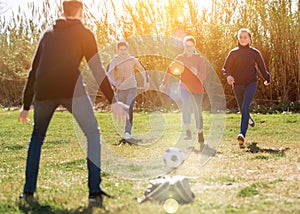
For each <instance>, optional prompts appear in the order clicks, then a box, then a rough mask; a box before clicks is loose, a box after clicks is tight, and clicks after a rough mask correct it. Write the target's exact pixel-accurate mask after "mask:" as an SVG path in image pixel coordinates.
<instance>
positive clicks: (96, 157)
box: [24, 96, 101, 193]
mask: <svg viewBox="0 0 300 214" xmlns="http://www.w3.org/2000/svg"><path fill="white" fill-rule="evenodd" d="M59 105H62V106H64V107H65V108H67V109H68V111H69V112H71V113H72V114H73V116H74V118H75V119H76V121H77V123H78V124H79V126H80V128H81V129H82V131H83V132H84V134H85V136H86V138H87V142H88V145H87V150H88V151H87V153H88V154H87V156H88V157H87V167H88V188H89V192H90V193H96V192H100V191H101V187H100V183H101V177H100V151H101V150H100V149H101V145H100V144H101V142H100V129H99V126H98V122H97V120H96V117H95V115H94V111H93V105H92V102H91V100H90V98H89V97H88V96H81V97H77V98H73V99H60V100H46V101H35V102H34V126H33V132H32V135H31V140H30V143H29V147H28V153H27V160H26V173H25V184H24V192H25V193H26V192H35V191H36V183H37V177H38V170H39V162H40V155H41V147H42V145H43V142H44V138H45V136H46V132H47V129H48V126H49V123H50V121H51V118H52V116H53V114H54V112H55V109H56V108H57V107H58V106H59Z"/></svg>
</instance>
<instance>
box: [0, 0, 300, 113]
mask: <svg viewBox="0 0 300 214" xmlns="http://www.w3.org/2000/svg"><path fill="white" fill-rule="evenodd" d="M201 2H204V1H195V0H167V1H159V0H153V1H147V0H136V1H134V2H132V1H129V0H123V1H122V4H121V5H120V4H119V3H120V2H119V1H115V0H108V1H92V2H91V3H89V4H87V5H86V6H85V14H86V16H85V19H84V22H85V23H86V24H87V25H88V26H89V27H90V28H91V29H92V30H93V31H94V32H95V35H96V37H97V40H98V44H99V49H100V50H102V49H103V48H105V47H107V46H108V45H110V44H112V43H115V41H117V40H120V39H129V38H133V37H138V36H141V35H157V36H159V35H164V36H168V37H173V38H177V39H182V38H183V36H184V35H187V34H191V35H193V36H195V38H196V39H197V49H198V50H199V51H200V52H201V53H202V54H203V55H204V56H205V57H206V58H207V59H208V61H209V62H210V63H211V64H212V66H213V68H214V69H215V70H216V72H217V73H218V75H219V78H220V79H221V81H222V84H223V86H224V91H225V94H226V95H227V96H226V98H227V105H228V107H229V108H232V107H234V106H235V103H234V102H232V99H231V98H230V95H232V91H231V88H230V87H229V86H228V85H227V83H226V81H225V79H224V78H223V75H222V71H221V69H222V66H223V63H224V60H225V58H226V55H227V53H228V51H229V50H230V49H232V48H234V47H235V46H236V42H237V38H236V34H237V31H238V29H239V28H241V27H248V28H250V30H251V31H252V33H253V46H254V47H255V48H257V49H259V50H260V51H261V53H262V55H263V58H264V59H265V62H266V65H267V68H268V70H269V71H270V73H271V76H272V84H271V85H270V87H267V88H266V87H264V86H263V84H262V82H263V81H262V80H261V75H259V79H260V80H259V83H260V84H259V87H258V94H257V96H256V99H258V100H262V101H265V102H264V103H262V104H263V105H266V104H267V105H268V104H269V103H272V102H273V103H274V102H275V103H276V102H284V103H288V102H296V101H299V100H300V58H299V57H300V54H299V53H300V42H299V41H300V40H299V35H300V21H299V19H300V15H299V14H300V6H299V1H296V0H286V1H279V0H272V1H256V0H244V1H238V0H233V1H229V0H212V1H210V2H209V3H203V4H204V5H202V4H201ZM205 2H206V1H205ZM53 8H54V6H53V5H51V7H50V1H49V0H44V1H43V4H42V5H40V6H36V4H34V3H33V2H32V3H28V5H27V7H25V8H23V7H22V9H19V10H18V11H17V13H15V12H13V13H12V14H11V16H10V18H8V19H5V18H3V17H1V18H0V26H2V27H1V29H2V32H1V36H0V41H1V50H2V51H1V54H0V66H1V67H0V81H1V86H0V87H1V88H0V89H1V90H0V91H1V93H0V100H1V104H2V105H4V106H10V105H19V104H21V100H20V96H21V92H22V88H23V84H24V81H25V77H26V73H27V72H28V69H29V67H30V63H31V59H32V55H33V53H34V49H35V47H36V45H37V41H38V39H39V37H40V33H41V32H42V31H43V30H45V29H46V28H47V27H48V26H50V25H51V24H52V23H53V21H54V20H55V19H56V18H57V17H58V13H59V10H60V7H58V8H57V9H56V10H55V9H53ZM25 11H27V12H25ZM28 11H30V13H28ZM49 11H51V12H49ZM0 12H1V5H0ZM40 14H41V15H40ZM140 44H142V41H141V43H140ZM150 60H151V58H148V59H147V58H146V59H144V62H149V61H150ZM150 67H151V66H150ZM10 88H14V89H15V90H14V92H12V91H11V90H9V89H10Z"/></svg>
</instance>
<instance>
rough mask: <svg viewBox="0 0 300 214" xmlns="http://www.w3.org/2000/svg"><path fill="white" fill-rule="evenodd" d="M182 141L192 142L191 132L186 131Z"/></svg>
mask: <svg viewBox="0 0 300 214" xmlns="http://www.w3.org/2000/svg"><path fill="white" fill-rule="evenodd" d="M184 140H192V132H191V130H186V134H185V137H184Z"/></svg>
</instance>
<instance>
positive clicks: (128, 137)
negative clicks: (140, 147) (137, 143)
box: [124, 132, 131, 140]
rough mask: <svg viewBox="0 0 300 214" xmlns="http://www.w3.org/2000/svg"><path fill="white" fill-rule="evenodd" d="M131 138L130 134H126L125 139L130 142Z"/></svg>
mask: <svg viewBox="0 0 300 214" xmlns="http://www.w3.org/2000/svg"><path fill="white" fill-rule="evenodd" d="M130 138H131V136H130V134H129V133H128V132H125V134H124V139H125V140H129V139H130Z"/></svg>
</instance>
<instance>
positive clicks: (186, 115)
mask: <svg viewBox="0 0 300 214" xmlns="http://www.w3.org/2000/svg"><path fill="white" fill-rule="evenodd" d="M180 95H181V100H182V120H183V123H184V124H191V107H192V109H193V112H194V117H195V122H196V128H197V130H202V129H203V117H202V100H203V94H195V93H191V92H189V91H187V90H185V89H180Z"/></svg>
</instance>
